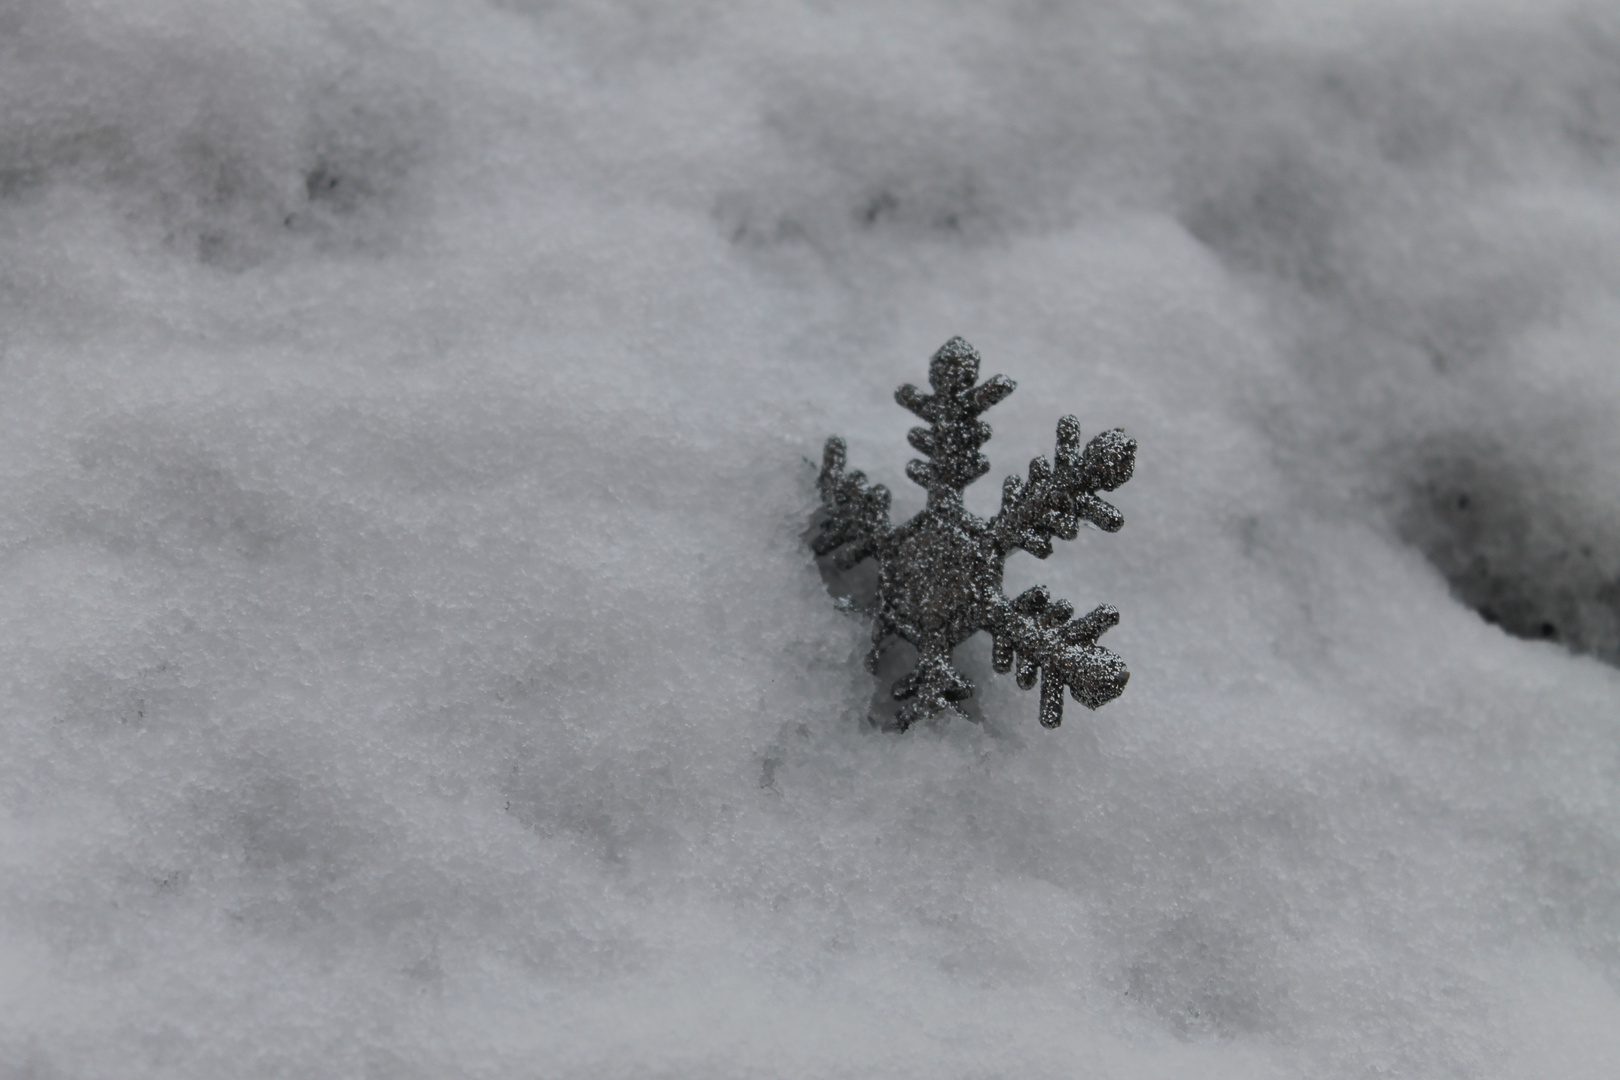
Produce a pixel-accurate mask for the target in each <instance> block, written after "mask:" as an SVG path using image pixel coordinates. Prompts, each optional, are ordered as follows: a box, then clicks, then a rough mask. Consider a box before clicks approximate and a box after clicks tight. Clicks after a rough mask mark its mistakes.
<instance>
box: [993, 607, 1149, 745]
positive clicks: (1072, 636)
mask: <svg viewBox="0 0 1620 1080" xmlns="http://www.w3.org/2000/svg"><path fill="white" fill-rule="evenodd" d="M1073 615H1074V605H1073V604H1071V603H1069V602H1068V601H1067V600H1057V601H1053V599H1052V597H1051V594H1050V593H1048V592H1047V591H1046V588H1045V587H1044V586H1040V585H1037V586H1035V588H1033V589H1029V590H1026V591H1025V592H1023V593H1021V594H1020V595H1019V596H1018V598H1017V599H1016V600H1012V601H1009V602H1005V603H1004V604H1003V606H1002V608H1001V609H1000V610H999V611H998V612H997V613H996V625H995V627H994V631H993V632H994V634H995V645H994V651H993V653H992V663H993V664H994V665H995V669H996V670H997V671H1011V670H1012V669H1013V667H1014V665H1015V664H1016V666H1017V668H1018V673H1017V679H1018V687H1019V689H1021V690H1028V689H1030V688H1031V687H1032V686H1034V685H1035V679H1036V677H1037V676H1039V677H1040V680H1041V725H1042V726H1043V727H1049V728H1055V727H1057V726H1058V725H1059V724H1061V723H1063V688H1064V687H1068V688H1069V693H1070V694H1071V695H1072V696H1073V697H1074V700H1076V701H1078V702H1079V703H1080V704H1082V705H1084V706H1085V707H1086V708H1088V709H1095V708H1097V707H1099V706H1101V705H1105V704H1107V703H1108V702H1110V701H1112V700H1114V699H1115V698H1117V697H1119V695H1120V694H1121V693H1123V692H1124V690H1125V684H1126V683H1127V682H1129V681H1130V678H1131V673H1130V671H1129V670H1127V669H1126V667H1125V661H1123V660H1121V659H1120V658H1119V656H1118V655H1117V654H1115V653H1113V652H1111V651H1110V650H1108V649H1105V648H1103V647H1102V646H1101V645H1098V644H1097V639H1098V638H1099V637H1101V636H1102V634H1103V633H1104V632H1105V631H1106V630H1108V629H1109V628H1111V627H1113V626H1116V625H1118V623H1119V610H1118V609H1117V608H1114V607H1112V606H1111V605H1108V604H1101V605H1099V606H1097V607H1095V608H1093V609H1092V610H1091V612H1090V614H1088V615H1086V616H1085V617H1084V618H1081V619H1077V620H1075V621H1074V622H1070V621H1069V620H1070V618H1071V617H1072V616H1073Z"/></svg>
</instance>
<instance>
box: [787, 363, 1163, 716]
mask: <svg viewBox="0 0 1620 1080" xmlns="http://www.w3.org/2000/svg"><path fill="white" fill-rule="evenodd" d="M978 377H979V354H978V351H977V350H976V349H974V348H973V346H971V345H969V344H968V343H967V342H966V341H963V340H962V339H961V338H959V337H953V338H951V340H949V341H947V342H946V343H945V344H944V345H943V346H942V347H941V348H940V350H939V351H938V352H937V353H935V354H934V359H933V362H932V363H931V364H930V365H929V367H928V382H929V384H930V385H931V386H933V388H934V392H933V393H932V394H924V393H923V392H922V391H921V390H918V389H917V388H916V387H915V386H912V385H911V384H910V383H907V384H906V385H904V386H902V387H901V388H900V389H899V390H897V391H895V395H894V397H895V400H896V401H898V402H899V403H900V404H901V405H904V406H905V407H906V408H908V409H910V410H911V411H912V412H914V413H916V414H917V415H918V416H920V417H922V418H923V419H924V420H926V421H928V424H929V426H928V427H926V428H922V427H918V428H912V429H911V436H910V438H911V445H912V446H914V447H916V448H917V449H918V450H919V451H921V452H922V453H924V454H926V455H927V456H928V458H929V460H927V461H913V462H911V463H910V464H909V465H907V466H906V476H908V477H910V478H911V479H912V480H913V481H915V482H916V483H918V484H920V485H921V486H923V487H924V488H926V489H927V490H928V508H927V509H926V510H923V511H922V512H921V513H919V514H917V515H916V516H915V517H913V518H912V519H911V520H910V521H908V522H906V523H905V524H903V525H891V524H890V523H889V489H888V488H886V487H884V486H883V485H881V484H878V485H874V486H868V485H867V483H866V477H865V475H863V474H862V473H859V472H850V473H846V472H845V471H844V449H845V447H844V440H843V439H840V438H838V437H837V436H834V437H833V438H830V439H828V440H827V449H826V455H825V458H824V460H823V463H822V466H821V479H820V482H819V486H820V489H821V499H822V502H823V503H824V504H825V513H824V515H823V517H822V520H821V531H820V534H819V535H818V536H817V537H816V539H815V541H814V542H813V544H812V547H813V548H814V549H815V552H816V554H817V555H826V554H829V553H831V552H833V551H835V550H836V551H837V556H836V562H837V564H838V566H840V567H841V568H843V569H849V568H851V567H853V566H854V565H855V564H856V563H859V562H860V561H861V560H863V559H867V558H872V559H876V560H877V564H878V594H877V604H876V609H875V623H874V625H873V627H872V651H871V652H870V653H869V654H868V655H867V658H866V666H867V669H868V670H869V671H873V672H875V671H876V670H877V661H878V658H879V656H881V655H882V653H883V649H884V647H885V646H886V645H887V644H888V643H889V641H890V639H891V638H893V637H895V636H899V637H902V638H904V639H905V640H907V641H909V642H911V643H912V644H913V645H915V646H916V647H917V652H918V654H919V655H918V658H917V666H916V668H915V669H914V670H913V671H912V672H911V673H910V674H909V675H907V676H906V677H905V678H903V679H901V680H900V681H899V682H897V683H895V684H894V696H895V697H896V698H897V699H899V700H902V701H906V702H907V704H906V705H905V707H904V708H902V709H901V710H900V715H899V724H900V728H901V730H904V729H905V728H907V727H909V726H911V725H912V724H913V723H915V722H916V721H918V720H922V719H925V718H927V717H930V716H933V715H935V714H936V713H939V712H943V711H945V710H947V709H950V710H955V709H956V702H959V701H963V700H966V699H967V698H969V697H971V696H972V694H973V684H972V683H971V682H969V681H968V679H967V678H966V677H965V676H964V675H963V674H962V673H961V672H959V671H957V670H956V668H955V667H954V666H953V665H952V664H951V650H952V649H954V648H955V647H956V646H957V645H960V644H961V643H962V642H964V641H966V640H967V639H968V638H970V637H972V636H973V635H974V634H976V633H978V632H979V631H980V630H988V631H989V632H990V633H991V634H992V635H993V636H994V639H995V647H994V662H995V668H996V670H997V671H1009V670H1012V669H1013V668H1014V667H1016V668H1017V672H1018V675H1017V678H1018V685H1019V686H1020V687H1022V688H1023V689H1025V690H1028V689H1029V688H1030V687H1032V686H1034V685H1035V679H1036V677H1037V676H1039V677H1040V680H1041V723H1042V724H1043V725H1045V726H1046V727H1049V728H1053V727H1057V726H1058V725H1059V724H1061V723H1062V722H1063V688H1064V687H1068V688H1069V692H1070V693H1071V694H1072V695H1073V696H1074V699H1075V700H1076V701H1078V702H1080V703H1081V704H1082V705H1085V706H1086V707H1087V708H1091V709H1095V708H1097V707H1098V706H1099V705H1102V704H1104V703H1106V702H1109V701H1112V700H1113V699H1114V698H1116V697H1118V696H1119V695H1120V693H1121V692H1122V691H1123V690H1124V689H1125V683H1126V681H1127V680H1128V679H1129V678H1130V672H1129V671H1127V670H1126V668H1125V662H1124V661H1123V660H1121V659H1120V658H1119V657H1118V656H1117V655H1115V654H1114V653H1112V652H1110V651H1109V650H1107V649H1105V648H1103V647H1102V646H1100V645H1098V644H1097V638H1098V637H1100V636H1101V635H1102V634H1103V632H1104V631H1106V630H1107V629H1108V628H1109V627H1111V626H1113V625H1115V624H1116V623H1118V622H1119V612H1118V611H1116V610H1115V609H1114V608H1112V607H1110V606H1109V605H1107V604H1104V605H1102V606H1100V607H1097V608H1095V609H1094V610H1093V611H1092V612H1091V613H1090V614H1089V615H1086V616H1085V617H1084V618H1082V619H1076V620H1074V621H1072V622H1071V621H1070V619H1071V617H1072V616H1073V615H1074V605H1072V604H1070V603H1069V602H1068V601H1067V600H1053V599H1052V597H1051V594H1049V593H1048V592H1047V591H1046V589H1045V588H1044V587H1041V586H1037V587H1035V588H1033V589H1030V590H1028V591H1027V592H1024V593H1022V594H1020V595H1019V596H1018V597H1017V598H1016V599H1012V600H1009V599H1007V598H1006V597H1005V596H1004V595H1002V592H1001V578H1002V572H1003V565H1004V563H1005V562H1006V559H1007V556H1008V555H1009V554H1011V553H1012V552H1013V551H1014V550H1015V549H1017V548H1023V549H1024V550H1025V551H1027V552H1029V553H1030V554H1031V555H1034V556H1035V557H1036V558H1037V559H1044V558H1046V557H1047V556H1048V555H1050V554H1051V553H1052V537H1054V536H1059V537H1062V538H1063V539H1065V540H1073V539H1074V538H1075V535H1076V533H1077V532H1078V531H1079V527H1080V523H1081V522H1082V521H1089V522H1091V523H1092V524H1093V525H1095V526H1097V527H1098V528H1099V529H1102V530H1103V531H1104V532H1117V531H1118V530H1119V527H1120V526H1121V525H1123V524H1124V523H1125V519H1124V518H1123V516H1121V514H1120V512H1119V511H1118V510H1116V509H1115V508H1114V507H1112V506H1110V505H1109V504H1108V503H1106V502H1104V501H1103V500H1101V499H1099V498H1098V497H1097V492H1098V491H1112V490H1114V489H1115V488H1117V487H1119V486H1120V485H1121V484H1123V483H1125V481H1127V480H1129V479H1130V478H1131V471H1132V469H1133V468H1134V467H1135V464H1136V440H1135V439H1132V438H1129V437H1128V436H1126V434H1125V433H1124V432H1123V431H1121V430H1120V429H1118V428H1115V429H1113V430H1112V431H1105V432H1103V433H1102V434H1101V435H1098V436H1097V437H1096V438H1094V439H1092V440H1091V442H1090V443H1089V444H1087V446H1086V447H1085V449H1084V450H1082V449H1081V448H1080V423H1079V421H1077V420H1076V419H1075V418H1074V417H1072V416H1065V417H1064V418H1063V419H1061V420H1059V421H1058V425H1057V452H1056V454H1055V455H1054V456H1053V460H1052V462H1048V461H1047V460H1046V459H1045V458H1036V459H1035V460H1034V461H1032V462H1030V464H1029V479H1028V480H1027V481H1026V480H1024V479H1022V478H1020V477H1017V476H1009V477H1007V480H1006V483H1005V484H1004V485H1003V487H1002V493H1001V512H1000V513H999V514H997V515H996V516H995V517H993V518H991V519H990V520H989V521H985V520H984V519H983V518H980V517H976V516H974V515H973V514H970V513H968V511H967V510H966V509H965V508H964V507H963V506H962V489H963V488H965V487H967V486H968V485H969V484H971V483H973V482H974V481H975V480H977V479H978V478H979V477H981V476H983V475H984V474H985V473H986V472H988V471H989V470H990V462H989V460H988V459H987V458H985V456H984V455H983V454H981V453H979V447H980V446H982V445H984V443H985V441H986V440H988V439H989V438H990V425H989V424H986V423H984V422H983V421H982V420H980V419H978V416H979V414H980V413H982V412H984V411H985V410H986V409H988V408H990V407H991V406H992V405H994V404H996V402H998V401H1000V400H1002V399H1003V398H1005V397H1006V396H1007V395H1008V394H1010V393H1012V392H1013V389H1014V387H1015V385H1016V384H1015V383H1014V382H1013V381H1012V380H1011V379H1009V378H1007V377H1006V376H1005V375H997V376H995V377H994V378H991V379H987V380H985V381H984V382H983V383H979V384H978V385H974V384H975V382H977V380H978Z"/></svg>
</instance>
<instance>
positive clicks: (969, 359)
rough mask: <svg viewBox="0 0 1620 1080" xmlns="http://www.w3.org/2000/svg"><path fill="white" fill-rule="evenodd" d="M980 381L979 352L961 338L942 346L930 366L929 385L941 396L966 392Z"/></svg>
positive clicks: (955, 338)
mask: <svg viewBox="0 0 1620 1080" xmlns="http://www.w3.org/2000/svg"><path fill="white" fill-rule="evenodd" d="M978 379H979V350H978V349H975V348H974V347H973V346H972V345H969V344H968V343H967V341H966V340H964V339H963V338H960V337H953V338H951V340H949V341H947V342H946V343H945V344H943V345H941V346H940V347H939V351H938V352H936V353H935V354H934V359H933V360H932V361H930V362H929V364H928V385H930V386H932V387H933V388H934V390H935V392H937V393H940V394H949V393H952V392H960V391H962V390H966V389H967V388H968V387H970V386H972V385H973V384H974V383H975V382H977V381H978Z"/></svg>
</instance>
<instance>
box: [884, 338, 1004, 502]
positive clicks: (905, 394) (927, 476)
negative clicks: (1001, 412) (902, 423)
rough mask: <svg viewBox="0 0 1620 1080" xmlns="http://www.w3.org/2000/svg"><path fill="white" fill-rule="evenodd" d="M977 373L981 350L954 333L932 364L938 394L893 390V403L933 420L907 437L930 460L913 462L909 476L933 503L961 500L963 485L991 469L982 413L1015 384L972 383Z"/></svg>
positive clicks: (932, 383) (932, 381)
mask: <svg viewBox="0 0 1620 1080" xmlns="http://www.w3.org/2000/svg"><path fill="white" fill-rule="evenodd" d="M978 377H979V352H978V350H977V349H975V348H974V347H973V346H972V345H969V344H968V343H967V342H966V341H964V340H962V339H961V338H959V337H953V338H951V340H949V341H947V342H946V343H945V344H944V345H942V346H940V348H939V351H938V352H936V353H935V354H934V358H933V360H932V361H931V362H930V363H929V365H928V384H929V385H930V386H932V387H933V388H934V393H932V394H924V393H923V392H922V391H921V390H919V389H917V388H916V387H915V386H913V385H912V384H911V383H906V384H905V385H904V386H902V387H901V388H900V389H898V390H896V391H895V392H894V400H895V401H897V402H899V403H900V404H901V405H903V406H905V407H906V408H907V409H910V410H911V411H912V412H913V413H916V414H917V415H918V416H919V417H921V418H922V419H924V420H927V421H928V423H929V426H928V427H925V428H921V427H918V428H912V429H911V432H910V434H909V435H908V436H907V438H908V439H909V440H910V442H911V445H912V446H914V447H916V448H917V450H919V451H920V452H922V453H924V454H926V455H928V457H929V458H930V459H931V460H929V461H912V462H910V463H909V464H908V465H907V466H906V476H907V477H909V478H910V479H911V481H912V482H913V483H915V484H918V485H919V486H921V487H924V488H927V489H928V504H929V505H930V506H934V505H936V504H937V503H938V502H939V501H941V500H944V501H955V502H960V501H961V492H962V489H963V488H965V487H967V486H968V485H969V484H971V483H973V481H975V480H977V479H978V478H979V477H981V476H983V475H984V474H985V473H987V472H989V471H990V459H989V458H987V457H985V456H984V455H983V454H981V453H979V447H981V446H983V445H984V444H985V442H986V441H987V440H988V439H989V438H990V425H989V424H986V423H984V422H983V421H981V420H979V419H978V415H979V414H980V413H982V412H984V410H986V409H988V408H990V406H992V405H994V404H996V402H998V401H1000V400H1001V399H1003V398H1005V397H1006V396H1007V395H1008V394H1010V393H1012V392H1013V390H1014V389H1015V388H1016V386H1017V384H1016V383H1014V382H1013V381H1012V380H1011V379H1009V378H1007V376H1005V375H996V376H994V377H993V378H990V379H986V380H985V381H984V382H983V383H981V384H980V385H978V386H974V385H973V383H974V380H976V379H978Z"/></svg>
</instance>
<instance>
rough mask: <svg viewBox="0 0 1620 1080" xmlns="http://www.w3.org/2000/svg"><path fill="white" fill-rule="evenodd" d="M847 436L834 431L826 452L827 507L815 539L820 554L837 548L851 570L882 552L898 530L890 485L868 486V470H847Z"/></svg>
mask: <svg viewBox="0 0 1620 1080" xmlns="http://www.w3.org/2000/svg"><path fill="white" fill-rule="evenodd" d="M844 451H845V447H844V440H843V439H840V438H839V437H838V436H836V435H834V436H833V437H832V438H830V439H828V440H827V446H826V449H825V450H824V451H823V452H822V458H821V478H820V479H819V480H818V481H817V483H816V486H817V487H818V488H819V489H820V490H821V502H822V505H824V506H825V507H826V509H827V515H826V517H824V518H822V520H821V534H820V535H819V536H817V537H816V538H815V540H814V541H813V542H812V543H811V545H810V546H811V548H812V550H814V551H815V553H816V554H817V555H826V554H827V553H829V552H831V551H832V550H834V549H835V548H842V549H843V550H841V551H839V552H838V556H837V562H838V565H839V566H840V567H841V568H843V569H845V570H848V569H849V568H850V567H852V566H854V565H855V564H856V563H858V562H860V561H861V560H862V559H865V558H869V557H871V556H873V555H876V554H877V553H878V549H879V547H880V546H881V545H882V543H883V542H884V540H886V539H887V538H888V537H889V534H890V533H891V532H893V531H894V529H893V526H891V525H890V524H889V489H888V488H886V487H884V486H883V485H882V484H875V485H871V486H868V485H867V483H866V474H865V473H863V472H861V471H859V470H856V471H855V472H852V473H846V472H844Z"/></svg>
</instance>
